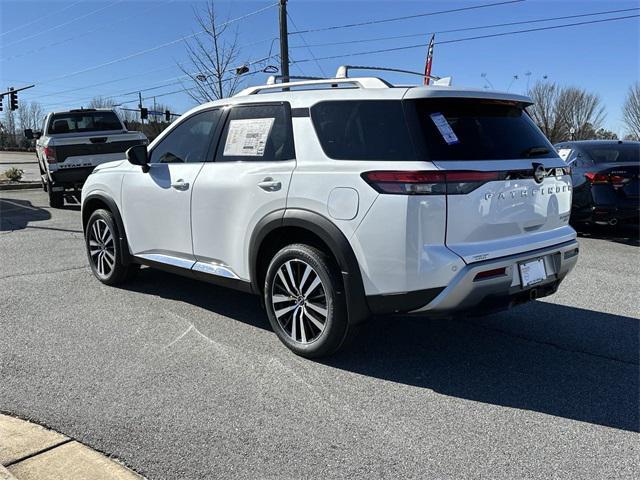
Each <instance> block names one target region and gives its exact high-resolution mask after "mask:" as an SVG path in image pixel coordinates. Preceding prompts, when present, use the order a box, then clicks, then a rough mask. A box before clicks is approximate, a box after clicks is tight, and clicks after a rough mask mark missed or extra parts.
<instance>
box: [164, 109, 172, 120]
mask: <svg viewBox="0 0 640 480" xmlns="http://www.w3.org/2000/svg"><path fill="white" fill-rule="evenodd" d="M164 119H165V121H167V122H170V121H171V112H170V111H169V110H165V111H164Z"/></svg>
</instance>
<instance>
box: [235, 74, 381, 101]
mask: <svg viewBox="0 0 640 480" xmlns="http://www.w3.org/2000/svg"><path fill="white" fill-rule="evenodd" d="M324 85H329V86H330V88H338V86H339V85H346V86H349V87H351V88H389V87H391V86H392V85H391V84H390V83H388V82H385V81H384V80H382V79H381V78H377V77H358V78H349V79H344V78H322V79H319V80H304V81H300V82H285V83H274V84H271V85H258V86H255V87H248V88H245V89H244V90H242V91H241V92H239V93H236V94H235V95H234V97H243V96H245V95H255V94H257V93H260V92H263V91H265V90H284V89H285V88H286V89H288V90H289V89H291V90H293V89H296V88H299V87H303V88H304V87H314V86H319V87H321V86H324Z"/></svg>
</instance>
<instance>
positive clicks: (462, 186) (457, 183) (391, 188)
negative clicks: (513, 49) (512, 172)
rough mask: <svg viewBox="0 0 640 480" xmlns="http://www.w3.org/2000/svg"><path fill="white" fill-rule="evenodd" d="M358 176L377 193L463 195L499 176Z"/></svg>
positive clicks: (455, 173) (388, 173) (439, 173)
mask: <svg viewBox="0 0 640 480" xmlns="http://www.w3.org/2000/svg"><path fill="white" fill-rule="evenodd" d="M362 178H363V179H364V180H365V181H366V182H367V183H368V184H369V185H371V186H372V187H373V188H374V189H375V190H377V191H378V192H380V193H386V194H395V195H445V194H449V195H463V194H466V193H469V192H472V191H473V190H475V189H476V188H478V187H480V186H481V185H483V184H485V183H487V182H491V181H494V180H500V178H501V174H500V172H472V171H451V172H443V171H433V172H424V171H419V172H412V171H373V172H365V173H363V174H362Z"/></svg>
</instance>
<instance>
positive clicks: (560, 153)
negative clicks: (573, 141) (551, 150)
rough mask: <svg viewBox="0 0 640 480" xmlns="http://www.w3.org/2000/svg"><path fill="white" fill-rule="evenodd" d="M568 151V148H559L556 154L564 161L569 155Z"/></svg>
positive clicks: (569, 151)
mask: <svg viewBox="0 0 640 480" xmlns="http://www.w3.org/2000/svg"><path fill="white" fill-rule="evenodd" d="M570 153H571V149H570V148H561V149H560V150H558V156H559V157H560V158H561V159H562V160H564V161H565V162H566V161H567V158H568V157H569V154H570Z"/></svg>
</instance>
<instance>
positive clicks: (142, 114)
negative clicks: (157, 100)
mask: <svg viewBox="0 0 640 480" xmlns="http://www.w3.org/2000/svg"><path fill="white" fill-rule="evenodd" d="M140 118H141V119H142V120H146V119H147V118H149V109H148V108H144V107H142V108H140Z"/></svg>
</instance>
